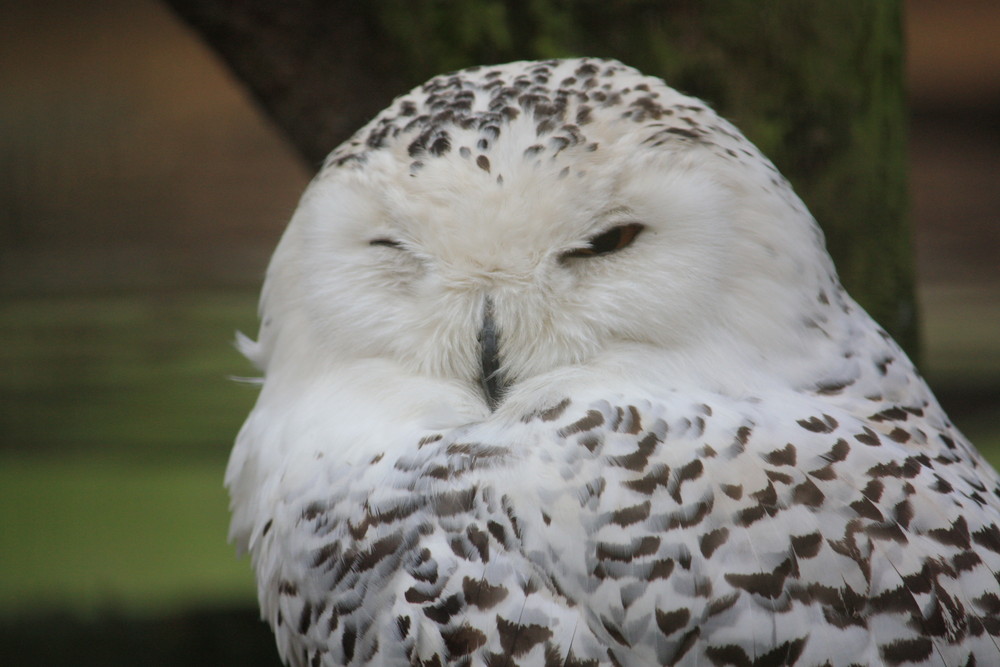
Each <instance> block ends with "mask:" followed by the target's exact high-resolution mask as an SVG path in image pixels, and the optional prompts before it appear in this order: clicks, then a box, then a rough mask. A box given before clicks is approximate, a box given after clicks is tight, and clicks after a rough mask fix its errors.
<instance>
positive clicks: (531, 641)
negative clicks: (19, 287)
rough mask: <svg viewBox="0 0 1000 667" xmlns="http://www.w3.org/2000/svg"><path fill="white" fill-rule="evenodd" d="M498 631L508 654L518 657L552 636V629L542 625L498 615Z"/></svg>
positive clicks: (501, 644)
mask: <svg viewBox="0 0 1000 667" xmlns="http://www.w3.org/2000/svg"><path fill="white" fill-rule="evenodd" d="M497 631H498V632H499V634H500V646H502V647H503V650H504V651H505V652H506V653H507V655H508V656H513V657H515V658H518V657H520V656H522V655H524V654H525V653H527V652H528V651H530V650H531V649H533V648H534V647H535V646H536V645H537V644H540V643H542V642H544V641H547V640H548V639H550V638H551V637H552V631H551V630H549V629H548V628H546V627H545V626H542V625H535V624H526V625H522V624H520V623H515V622H512V621H508V620H507V619H505V618H503V617H500V616H498V617H497Z"/></svg>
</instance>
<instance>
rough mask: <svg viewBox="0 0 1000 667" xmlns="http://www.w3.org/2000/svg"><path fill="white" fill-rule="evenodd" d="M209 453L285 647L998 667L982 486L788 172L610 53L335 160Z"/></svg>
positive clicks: (609, 661)
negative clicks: (243, 405) (228, 446)
mask: <svg viewBox="0 0 1000 667" xmlns="http://www.w3.org/2000/svg"><path fill="white" fill-rule="evenodd" d="M261 317H262V323H261V329H260V334H259V338H258V340H257V341H256V342H252V341H250V340H247V339H244V340H242V341H241V346H242V348H243V350H244V352H245V353H246V354H247V356H249V357H250V358H251V359H252V360H253V361H254V362H255V363H256V364H257V365H258V366H260V368H261V369H262V371H263V376H264V377H263V384H262V388H261V393H260V396H259V399H258V401H257V404H256V406H255V407H254V408H253V411H252V412H251V414H250V415H249V417H248V419H247V421H246V423H245V424H244V426H243V428H242V430H241V432H240V434H239V437H238V439H237V443H236V446H235V449H234V450H233V453H232V457H231V459H230V463H229V467H228V471H227V475H226V483H227V486H228V488H229V491H230V494H231V497H232V510H233V517H232V528H231V538H232V539H233V540H234V541H235V542H236V544H237V545H238V547H239V548H240V549H241V550H245V551H249V553H250V554H251V555H252V559H253V565H254V568H255V571H256V577H257V585H258V591H259V600H260V606H261V609H262V615H263V616H264V618H265V619H266V620H267V621H268V622H269V623H270V625H271V627H272V628H273V630H274V633H275V635H276V638H277V644H278V649H279V652H280V654H281V656H282V658H283V659H284V661H285V662H286V663H288V664H289V665H295V666H307V665H308V666H313V665H425V666H428V665H436V666H439V667H440V666H444V665H564V666H566V665H622V666H627V667H630V666H637V665H740V666H741V665H792V664H795V665H911V664H917V665H956V666H958V665H973V664H975V665H997V664H1000V650H998V648H997V646H998V641H1000V639H998V638H1000V584H998V579H997V575H996V573H997V572H1000V528H998V525H1000V497H998V494H1000V488H998V481H997V475H996V473H995V472H994V471H993V469H992V468H991V467H990V466H989V465H988V464H987V463H985V462H984V460H983V459H982V458H981V456H980V455H979V454H978V453H977V452H976V450H975V449H974V448H973V447H972V446H971V445H970V444H969V443H968V442H967V441H966V440H965V438H964V437H963V436H962V435H961V434H960V433H959V432H958V431H957V430H956V429H955V427H954V426H953V425H952V424H951V422H950V421H949V420H948V417H947V416H946V415H945V414H944V412H943V411H942V409H941V408H940V407H939V405H938V403H937V401H936V400H935V398H934V396H933V395H932V394H931V392H930V390H929V389H928V388H927V386H926V384H925V383H924V382H923V380H921V378H920V376H919V375H918V374H917V372H916V371H915V370H914V367H913V365H912V364H911V363H910V361H909V360H908V359H907V357H906V355H905V354H904V353H903V352H902V351H901V350H900V348H899V347H898V346H897V345H896V344H895V343H894V342H893V341H892V339H891V338H890V337H889V336H888V335H887V334H886V333H885V332H884V331H883V330H882V329H880V328H879V326H878V325H877V324H875V322H873V321H872V320H871V319H870V318H869V316H868V315H867V314H866V313H865V312H864V311H863V310H862V309H861V308H860V307H859V306H858V305H857V304H856V303H855V302H854V301H853V300H851V298H850V297H849V296H848V295H847V294H846V293H845V292H844V290H843V288H842V287H841V286H840V284H839V283H838V280H837V276H836V273H835V271H834V267H833V264H832V262H831V260H830V258H829V256H828V254H827V252H826V250H825V248H824V242H823V238H822V235H821V233H820V231H819V228H818V227H817V225H816V223H815V222H814V220H813V219H812V217H811V216H810V214H809V213H808V211H807V210H806V208H805V207H804V206H803V204H802V203H801V201H800V200H799V199H798V198H797V197H796V196H795V194H793V192H792V190H791V188H790V187H789V185H788V183H787V182H786V181H785V180H784V179H783V178H782V177H781V175H779V173H778V172H777V171H776V170H775V168H774V167H773V166H772V165H771V163H770V162H769V161H768V160H767V159H766V158H764V157H763V156H762V155H761V154H760V153H759V152H758V151H757V149H756V148H754V146H753V145H751V144H750V143H749V142H748V141H747V140H746V139H745V138H744V137H743V136H742V135H741V134H740V133H739V131H737V130H736V129H735V128H734V127H733V126H732V125H730V124H729V123H727V122H726V121H725V120H722V119H721V118H720V117H719V116H717V115H716V114H715V113H714V112H713V111H712V110H711V109H709V108H708V107H707V106H706V105H705V104H704V103H702V102H701V101H699V100H697V99H694V98H691V97H687V96H685V95H682V94H680V93H678V92H676V91H674V90H672V89H671V88H669V87H667V86H666V85H665V84H664V83H663V82H662V81H660V80H659V79H656V78H652V77H649V76H644V75H642V74H641V73H639V72H637V71H636V70H634V69H631V68H629V67H626V66H624V65H622V64H620V63H618V62H614V61H609V60H597V59H575V60H555V61H546V62H518V63H512V64H508V65H501V66H495V67H481V68H473V69H468V70H464V71H460V72H457V73H453V74H446V75H443V76H439V77H436V78H434V79H431V80H430V81H429V82H427V83H426V84H424V85H423V86H420V87H419V88H416V89H414V90H413V91H412V92H410V93H408V94H406V95H403V96H401V97H399V98H398V99H396V100H395V101H394V102H393V103H392V105H391V106H390V107H389V108H388V109H386V110H385V111H383V112H381V113H380V114H379V115H378V116H376V117H375V118H374V120H372V121H371V122H370V123H369V124H368V125H367V126H365V127H364V128H362V129H361V130H360V131H359V132H358V133H357V134H356V135H354V137H353V138H352V139H350V140H349V141H348V142H347V143H345V144H343V145H342V146H340V147H339V148H337V149H336V150H334V151H333V153H332V154H331V155H330V157H329V158H328V160H327V162H326V164H325V165H324V168H323V169H322V171H321V172H320V173H319V175H318V176H317V177H316V178H315V180H314V181H313V182H312V184H311V185H310V186H309V188H308V189H307V190H306V192H305V194H304V195H303V197H302V200H301V202H300V204H299V207H298V209H297V210H296V212H295V214H294V216H293V218H292V221H291V223H290V225H289V227H288V229H287V231H286V232H285V235H284V237H283V238H282V240H281V243H280V244H279V246H278V248H277V250H276V252H275V254H274V257H273V260H272V262H271V265H270V268H269V270H268V273H267V278H266V282H265V286H264V292H263V297H262V302H261Z"/></svg>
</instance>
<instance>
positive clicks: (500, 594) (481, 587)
mask: <svg viewBox="0 0 1000 667" xmlns="http://www.w3.org/2000/svg"><path fill="white" fill-rule="evenodd" d="M462 594H463V595H464V596H465V603H466V604H469V605H472V606H473V607H477V608H479V609H492V608H493V607H495V606H497V605H498V604H500V603H501V602H502V601H503V600H505V599H506V598H507V595H508V592H507V589H506V588H504V587H503V586H491V585H490V584H488V583H486V582H485V581H483V580H481V579H479V580H475V579H472V578H471V577H464V578H463V579H462Z"/></svg>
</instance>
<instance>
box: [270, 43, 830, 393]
mask: <svg viewBox="0 0 1000 667" xmlns="http://www.w3.org/2000/svg"><path fill="white" fill-rule="evenodd" d="M538 67H539V65H538V64H523V63H522V64H518V63H515V64H513V65H507V66H503V67H499V68H496V69H494V70H483V71H479V72H476V73H459V74H457V75H453V76H445V77H440V80H438V79H435V80H432V81H431V82H430V83H428V84H427V85H425V86H424V87H423V88H422V89H417V91H414V92H413V93H411V94H410V95H409V96H404V97H402V98H400V99H398V100H397V101H396V102H395V103H394V105H393V106H392V107H390V108H389V109H388V110H386V111H385V112H383V114H381V115H380V116H379V117H377V118H376V119H375V120H374V121H373V122H372V123H371V124H370V125H369V126H368V127H367V128H365V129H363V130H362V131H361V132H359V133H358V135H357V136H356V137H355V139H354V140H352V141H351V142H349V143H348V144H345V146H343V147H341V148H340V149H338V150H337V151H335V152H334V153H333V155H332V156H331V158H330V160H329V162H328V164H327V166H326V168H325V169H324V171H323V172H322V173H321V174H320V175H319V176H318V177H317V179H316V180H315V181H314V182H313V183H312V184H311V185H310V187H309V189H308V191H307V192H306V194H305V195H304V197H303V199H302V202H301V204H300V206H299V209H298V210H297V212H296V214H295V216H294V219H293V221H292V223H291V225H290V227H289V230H288V232H287V233H286V236H285V238H284V239H283V241H282V244H281V246H280V247H279V250H278V252H277V253H276V256H275V259H274V262H273V264H272V267H271V270H270V272H269V278H268V283H269V285H268V289H267V293H266V296H265V323H266V324H265V328H264V330H262V342H265V343H266V341H265V340H264V339H267V338H269V337H271V338H274V339H275V340H277V339H278V338H279V336H277V334H276V333H275V334H272V333H270V332H268V330H267V329H268V327H272V328H275V329H276V328H277V327H280V326H283V325H282V321H294V322H295V323H296V324H295V326H296V327H298V328H304V329H305V330H307V332H308V334H307V335H304V334H302V335H294V336H286V339H288V340H294V341H295V342H294V344H293V345H294V346H298V347H299V348H300V352H298V354H302V353H303V352H302V351H304V350H308V355H309V357H310V358H312V359H313V363H316V364H319V365H323V364H333V365H336V364H346V363H353V362H362V361H364V360H379V361H381V362H387V363H388V364H390V365H392V366H393V367H394V368H396V369H398V370H399V371H400V372H402V373H406V374H411V375H419V376H424V377H430V378H440V379H446V380H449V381H454V382H457V383H459V384H461V385H462V386H465V387H467V388H469V391H470V392H475V393H477V394H478V395H479V396H480V398H481V400H482V401H483V403H484V405H486V406H487V407H488V408H491V409H495V408H496V407H497V406H499V405H500V404H501V403H502V402H503V400H504V398H505V397H506V396H507V395H509V394H510V393H511V392H513V391H516V389H517V387H518V386H520V385H522V384H524V383H526V382H530V381H531V380H532V379H533V378H537V377H540V376H543V375H545V374H547V373H551V372H554V371H557V370H559V369H567V368H578V369H579V368H586V367H600V366H610V367H615V366H616V365H621V364H625V365H626V366H627V365H629V364H634V365H635V366H636V368H635V373H636V374H639V375H641V374H643V373H647V372H649V369H650V368H651V365H652V366H657V365H660V366H662V367H660V368H657V372H658V373H664V372H666V373H673V374H674V375H675V376H681V375H685V374H694V375H695V376H697V377H699V378H701V379H704V378H706V377H709V376H710V375H711V373H710V372H709V371H710V370H711V369H712V368H715V367H719V368H721V367H723V366H725V367H726V368H727V373H728V377H727V379H726V382H727V383H729V384H730V385H731V384H732V381H733V378H732V375H733V373H734V370H733V369H734V368H743V367H744V366H747V365H748V364H750V365H752V364H753V363H755V362H757V361H760V360H764V359H766V358H767V357H769V356H773V354H774V350H775V349H778V348H780V349H781V350H783V353H784V354H788V353H789V351H790V350H792V348H793V347H794V345H793V343H794V344H799V343H800V341H798V340H795V336H794V335H792V336H791V337H790V336H789V332H792V333H793V334H794V331H795V330H797V329H798V328H800V327H797V326H792V320H796V321H797V320H798V319H801V308H802V307H803V304H804V303H805V302H807V301H808V302H810V303H811V302H813V301H815V299H814V298H813V296H812V294H809V295H808V296H807V295H806V294H807V292H806V290H805V289H804V288H803V286H804V285H810V288H811V287H812V286H811V283H815V282H816V281H817V280H822V279H823V278H824V276H827V275H829V273H830V271H829V270H828V268H827V264H826V263H825V261H824V260H823V257H824V253H823V251H822V247H821V244H820V242H819V241H818V237H817V235H816V230H815V227H814V223H812V221H811V219H809V217H808V215H807V214H805V213H804V210H803V209H802V208H801V205H800V204H799V203H798V200H797V199H795V198H794V195H792V194H791V193H790V191H789V190H788V188H787V186H786V185H785V184H784V182H783V181H782V180H780V177H777V176H776V172H774V171H773V167H771V166H770V164H769V163H768V162H767V161H766V160H765V159H764V158H762V157H760V156H759V154H757V153H756V151H755V150H754V149H753V147H752V146H750V144H749V143H748V142H746V140H745V139H743V138H742V137H741V136H740V135H739V134H738V133H736V131H735V130H734V129H732V128H731V126H729V125H728V124H726V123H725V122H724V121H722V120H720V119H719V118H718V117H717V116H715V114H714V113H713V112H711V111H710V110H709V109H708V108H707V107H705V106H704V105H703V104H701V103H700V102H698V101H697V100H693V99H691V98H687V97H684V96H682V95H680V94H678V93H676V92H675V91H673V90H671V89H669V88H667V87H666V86H665V85H664V84H662V82H659V81H658V80H656V79H653V78H650V77H644V76H642V75H640V74H638V73H637V72H635V71H634V70H631V69H628V68H625V67H624V66H621V65H619V64H617V63H610V62H606V61H592V62H589V63H588V61H584V64H583V65H580V61H571V62H570V64H568V65H567V64H566V63H559V62H556V63H554V64H550V65H548V66H545V67H543V68H542V69H543V70H544V76H542V75H540V74H539V70H538V69H537V68H538ZM567 67H572V68H573V69H572V70H569V71H562V70H564V69H566V68H567ZM494 72H500V74H498V75H496V76H493V75H492V74H493V73H494ZM543 79H544V81H543ZM498 81H499V83H497V82H498ZM525 81H527V82H528V83H527V85H522V84H524V82H525ZM519 82H521V83H520V84H519ZM504 91H509V92H507V93H505V92H504ZM740 151H742V152H740ZM277 295H280V298H278V296H277ZM281 310H286V311H292V312H286V313H285V314H283V315H282V314H280V313H279V312H278V311H281ZM270 311H273V312H274V315H275V316H274V317H271V318H270V319H268V317H267V315H268V313H269V312H270ZM267 322H271V324H267ZM300 334H301V332H300ZM735 341H738V344H734V342H735ZM289 344H290V345H292V343H289ZM275 345H277V343H276V344H275ZM722 350H725V354H724V355H723V354H722V352H721V351H722ZM723 357H725V358H723ZM737 357H738V358H737ZM638 359H642V361H641V363H640V362H638V361H633V360H638ZM651 360H653V361H651ZM773 361H774V360H773V359H771V360H770V361H769V363H768V365H769V366H770V367H771V368H773V367H774V363H773ZM746 372H747V373H751V371H750V370H747V371H746ZM661 377H662V376H661Z"/></svg>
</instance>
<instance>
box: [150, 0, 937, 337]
mask: <svg viewBox="0 0 1000 667" xmlns="http://www.w3.org/2000/svg"><path fill="white" fill-rule="evenodd" d="M168 2H169V4H170V5H171V6H172V7H173V8H174V10H175V11H176V12H177V13H178V14H179V15H180V16H181V17H182V18H183V19H184V20H185V21H187V22H188V23H189V24H190V25H191V26H193V27H194V28H195V29H196V30H197V31H198V32H199V33H200V34H201V35H202V36H203V37H204V39H205V40H206V41H207V42H208V44H209V46H210V47H211V48H212V49H214V50H215V51H216V52H217V53H218V54H219V56H220V57H221V58H222V60H223V61H224V62H225V63H226V64H228V65H229V67H230V68H231V69H232V70H233V72H234V73H235V74H236V76H237V77H238V78H239V79H240V80H241V81H242V82H243V83H244V84H245V85H246V86H247V87H248V89H249V90H250V91H251V93H252V94H253V95H254V97H255V99H256V100H257V101H258V102H259V104H260V105H261V107H262V108H263V109H264V111H265V112H266V113H267V114H268V115H269V116H270V117H271V118H272V119H273V120H274V122H275V123H276V124H277V126H278V127H279V128H280V129H281V130H282V131H284V132H285V134H286V135H287V136H288V137H289V139H290V140H291V142H292V143H293V144H294V145H295V146H296V148H297V149H298V151H299V153H300V154H301V155H302V156H303V157H304V159H306V160H307V161H308V162H309V163H310V164H311V165H313V166H318V165H319V164H320V163H321V161H322V159H323V157H324V156H325V155H326V153H327V152H328V151H330V150H331V149H332V148H334V147H335V146H336V145H337V144H338V143H340V142H341V141H343V140H344V139H345V138H347V137H348V136H349V135H350V134H351V133H352V132H353V131H354V130H356V129H357V128H359V127H360V126H361V125H362V124H363V123H364V122H365V121H367V120H368V119H369V118H371V117H372V116H373V115H374V114H375V113H377V112H378V111H379V110H380V109H381V108H382V107H384V106H385V105H386V104H387V103H388V102H389V101H390V100H391V99H392V98H393V97H395V96H396V95H398V94H400V93H402V92H405V91H406V90H408V89H409V88H410V87H412V86H414V85H416V84H418V83H420V82H422V81H423V80H425V79H427V78H428V77H430V76H432V75H434V74H438V73H440V72H444V71H448V70H453V69H457V68H461V67H465V66H469V65H475V64H486V63H497V62H504V61H510V60H521V59H536V58H552V57H562V56H574V55H593V56H605V57H613V58H618V59H620V60H622V61H623V62H625V63H627V64H629V65H633V66H635V67H637V68H639V69H640V70H643V71H644V72H646V73H647V74H654V75H657V76H661V77H663V78H664V79H665V80H666V81H667V83H668V84H670V85H672V86H674V87H675V88H678V89H680V90H682V91H684V92H687V93H690V94H693V95H695V96H697V97H701V98H703V99H705V100H706V101H707V102H709V103H710V104H711V105H712V106H714V107H715V108H716V109H717V110H718V111H719V112H720V113H722V114H723V115H724V116H727V117H728V118H730V119H732V120H733V121H734V122H735V124H736V125H737V126H738V127H740V128H741V129H742V130H743V131H744V132H745V133H746V134H747V136H748V137H749V138H750V139H751V140H752V141H753V142H754V143H756V144H757V145H758V146H759V147H760V148H761V150H762V151H763V152H764V153H765V154H767V155H768V156H770V157H771V158H772V159H773V160H774V162H775V163H776V164H777V166H778V168H779V169H780V170H781V171H782V172H783V173H784V174H785V175H786V176H787V177H788V178H789V180H790V181H791V182H792V183H793V185H794V186H795V188H796V190H797V191H798V193H799V194H800V195H801V196H802V198H803V199H804V200H805V202H806V204H807V205H808V206H809V207H810V209H811V210H812V212H813V214H814V215H815V216H816V218H817V219H818V220H819V222H820V224H821V225H822V226H823V228H824V230H825V231H826V234H827V243H828V246H829V248H830V252H831V254H832V255H833V257H834V260H835V261H836V263H837V267H838V269H839V271H840V275H841V279H842V281H843V283H844V285H845V286H846V287H847V289H848V291H849V292H850V293H851V294H852V295H853V296H854V297H855V298H856V299H857V300H858V301H859V302H861V304H862V306H864V307H865V308H866V309H867V310H868V311H869V312H870V313H871V314H872V315H873V316H874V317H875V319H876V320H878V321H879V322H880V323H881V324H882V325H883V326H884V327H885V328H886V329H887V330H888V331H889V332H890V333H891V334H892V335H893V336H894V337H895V338H896V339H897V340H898V341H900V342H901V343H902V345H903V346H904V347H905V348H906V349H907V350H908V351H909V352H910V353H911V354H912V355H915V354H916V352H917V343H918V340H917V321H916V308H915V299H914V290H913V264H912V249H911V242H910V234H909V228H908V225H907V222H906V193H905V182H906V179H905V161H904V150H905V113H904V98H903V85H902V76H903V72H902V60H903V43H902V29H901V22H902V21H901V12H902V9H901V6H900V0H846V1H844V2H829V1H828V0H797V1H795V2H790V1H788V0H707V1H706V0H675V1H673V2H652V1H649V0H602V1H600V2H598V1H596V0H594V1H584V0H581V1H579V2H565V1H561V0H507V1H501V0H456V1H455V2H447V3H445V2H435V1H434V0H380V1H378V2H347V1H340V2H336V1H331V0H297V1H296V2H289V3H280V2H270V1H269V0H246V1H237V0H168Z"/></svg>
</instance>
